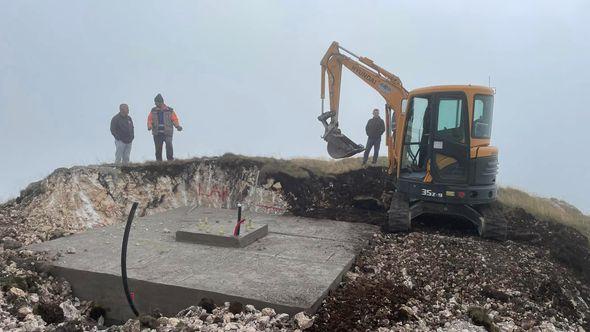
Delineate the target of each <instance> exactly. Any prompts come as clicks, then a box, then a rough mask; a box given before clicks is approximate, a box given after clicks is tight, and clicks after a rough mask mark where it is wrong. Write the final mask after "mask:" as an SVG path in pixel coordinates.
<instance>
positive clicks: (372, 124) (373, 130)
mask: <svg viewBox="0 0 590 332" xmlns="http://www.w3.org/2000/svg"><path fill="white" fill-rule="evenodd" d="M365 131H366V132H367V136H368V137H369V138H368V139H367V145H366V146H365V156H364V157H363V165H365V164H366V163H367V159H369V153H371V148H374V151H373V164H375V163H377V158H379V147H380V146H381V135H383V133H384V132H385V122H383V119H381V117H379V109H378V108H376V109H374V110H373V117H372V118H371V119H370V120H369V122H367V125H366V126H365Z"/></svg>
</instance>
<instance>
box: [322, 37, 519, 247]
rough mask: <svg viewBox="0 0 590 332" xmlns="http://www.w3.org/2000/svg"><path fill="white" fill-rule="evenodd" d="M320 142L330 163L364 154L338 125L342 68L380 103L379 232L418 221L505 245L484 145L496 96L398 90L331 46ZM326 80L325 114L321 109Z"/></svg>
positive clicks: (384, 74) (397, 83)
mask: <svg viewBox="0 0 590 332" xmlns="http://www.w3.org/2000/svg"><path fill="white" fill-rule="evenodd" d="M320 64H321V75H322V76H321V100H322V109H321V114H320V116H319V117H318V120H319V121H320V122H321V123H322V124H323V126H324V134H323V136H322V138H323V139H324V140H325V141H326V142H327V145H328V147H327V148H328V154H329V155H330V156H331V157H332V158H335V159H340V158H347V157H352V156H354V155H355V154H357V153H359V152H362V151H364V147H363V146H362V145H360V144H356V143H355V142H354V141H352V140H351V139H350V138H348V137H347V136H346V135H344V134H342V132H341V130H340V127H339V123H338V114H339V106H340V105H339V104H340V87H341V79H342V68H343V67H344V68H347V69H348V70H350V71H351V72H352V73H353V74H355V75H356V76H358V77H359V78H360V79H361V80H363V81H364V82H365V83H366V84H368V85H369V86H370V87H371V88H373V89H375V90H376V91H377V92H378V93H379V94H380V95H381V96H382V97H383V98H384V99H385V127H386V130H385V136H386V137H385V142H386V146H387V152H388V174H389V175H390V176H392V177H393V180H394V181H393V183H394V188H392V190H391V194H392V195H391V196H392V199H391V205H390V207H389V210H388V211H387V215H388V216H387V218H386V220H385V221H384V223H383V225H382V229H383V231H385V232H403V231H410V230H411V224H412V220H413V219H414V218H417V217H418V216H421V215H423V214H428V215H450V216H455V217H460V218H464V219H466V220H469V221H470V222H472V223H473V224H474V226H475V227H476V228H477V231H478V233H479V235H480V236H482V237H485V238H491V239H495V240H500V241H502V240H505V239H506V236H507V224H506V220H505V218H503V217H502V215H501V213H500V209H499V207H498V205H497V202H496V199H497V186H496V175H497V172H498V148H496V147H494V146H492V145H490V139H491V125H492V112H493V104H494V94H495V91H494V89H491V88H489V87H485V86H476V85H441V86H431V87H424V88H418V89H414V90H412V91H408V90H406V88H404V86H403V84H402V82H401V80H400V79H399V77H397V76H396V75H394V74H392V73H391V72H389V71H387V70H385V69H384V68H382V67H380V66H378V65H377V64H375V63H374V62H373V60H371V59H369V58H366V57H362V56H361V57H359V56H357V55H355V54H354V53H352V52H350V51H348V50H346V49H345V48H343V47H342V46H340V45H339V44H338V43H337V42H333V43H332V44H331V45H330V47H329V48H328V50H327V52H326V54H325V55H324V57H323V58H322V60H321V63H320ZM326 76H327V78H328V80H327V85H328V89H329V98H330V100H329V103H330V106H329V108H330V109H329V110H327V111H326V110H325V109H324V99H325V87H326Z"/></svg>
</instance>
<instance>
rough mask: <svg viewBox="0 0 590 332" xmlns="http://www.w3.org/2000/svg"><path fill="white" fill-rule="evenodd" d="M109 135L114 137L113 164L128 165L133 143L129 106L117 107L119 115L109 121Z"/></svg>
mask: <svg viewBox="0 0 590 332" xmlns="http://www.w3.org/2000/svg"><path fill="white" fill-rule="evenodd" d="M111 134H113V137H115V147H116V150H115V164H117V165H120V164H121V161H122V162H123V165H127V164H128V163H129V155H130V154H131V142H133V138H134V133H133V120H132V119H131V117H130V116H129V106H127V104H121V105H119V113H117V115H115V116H113V119H112V120H111Z"/></svg>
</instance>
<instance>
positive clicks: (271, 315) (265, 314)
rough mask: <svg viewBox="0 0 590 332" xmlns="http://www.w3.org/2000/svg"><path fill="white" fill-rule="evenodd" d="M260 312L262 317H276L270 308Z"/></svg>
mask: <svg viewBox="0 0 590 332" xmlns="http://www.w3.org/2000/svg"><path fill="white" fill-rule="evenodd" d="M260 312H262V315H263V316H270V317H273V316H274V315H276V312H275V310H274V309H272V308H264V309H262V310H261V311H260Z"/></svg>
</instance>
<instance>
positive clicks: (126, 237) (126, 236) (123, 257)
mask: <svg viewBox="0 0 590 332" xmlns="http://www.w3.org/2000/svg"><path fill="white" fill-rule="evenodd" d="M137 205H138V203H137V202H134V203H133V205H132V206H131V211H130V212H129V217H127V225H125V233H124V234H123V245H122V247H121V278H122V279H123V289H124V290H125V296H127V302H128V303H129V306H130V307H131V310H133V313H134V314H135V316H139V312H138V311H137V309H136V308H135V304H133V298H131V293H129V285H128V284H127V241H129V232H131V222H132V221H133V217H134V216H135V210H137Z"/></svg>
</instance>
